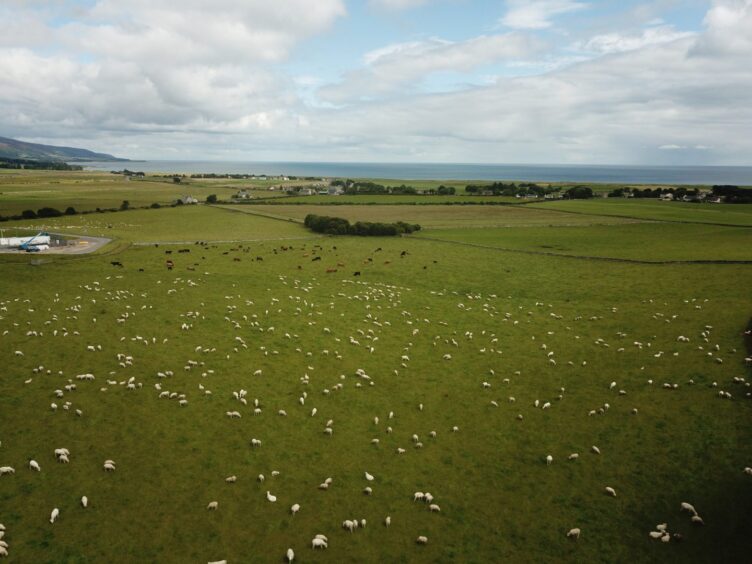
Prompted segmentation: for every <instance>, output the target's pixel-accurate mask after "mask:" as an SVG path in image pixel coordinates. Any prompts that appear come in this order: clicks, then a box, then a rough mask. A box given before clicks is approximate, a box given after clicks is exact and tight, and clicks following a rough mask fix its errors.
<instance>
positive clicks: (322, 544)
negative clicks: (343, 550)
mask: <svg viewBox="0 0 752 564" xmlns="http://www.w3.org/2000/svg"><path fill="white" fill-rule="evenodd" d="M311 548H313V549H316V548H329V545H328V544H327V542H326V541H325V540H324V539H319V538H315V539H313V540H312V541H311Z"/></svg>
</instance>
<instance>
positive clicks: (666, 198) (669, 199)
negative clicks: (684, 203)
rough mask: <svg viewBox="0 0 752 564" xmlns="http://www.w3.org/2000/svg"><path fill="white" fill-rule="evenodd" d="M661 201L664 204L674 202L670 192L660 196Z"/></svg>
mask: <svg viewBox="0 0 752 564" xmlns="http://www.w3.org/2000/svg"><path fill="white" fill-rule="evenodd" d="M661 200H662V201H664V202H673V201H674V195H673V194H672V193H671V192H667V193H665V194H661Z"/></svg>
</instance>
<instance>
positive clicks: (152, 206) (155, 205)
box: [149, 202, 162, 210]
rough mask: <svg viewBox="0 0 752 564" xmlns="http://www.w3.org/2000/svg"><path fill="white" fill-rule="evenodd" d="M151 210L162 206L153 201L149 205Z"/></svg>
mask: <svg viewBox="0 0 752 564" xmlns="http://www.w3.org/2000/svg"><path fill="white" fill-rule="evenodd" d="M149 207H150V208H151V209H153V210H158V209H159V208H161V207H162V206H161V205H160V204H159V202H154V203H153V204H152V205H150V206H149Z"/></svg>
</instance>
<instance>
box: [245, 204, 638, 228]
mask: <svg viewBox="0 0 752 564" xmlns="http://www.w3.org/2000/svg"><path fill="white" fill-rule="evenodd" d="M231 209H233V210H237V211H239V212H245V213H254V214H255V213H259V214H263V215H265V216H269V217H279V218H291V219H294V220H298V221H302V220H303V219H305V216H306V215H308V214H311V213H312V214H316V215H332V216H337V217H344V218H346V219H348V220H350V221H351V222H353V221H382V222H393V221H407V222H411V223H419V224H420V225H421V226H423V227H424V228H451V227H458V226H462V227H489V226H511V225H518V226H521V225H538V226H541V225H590V224H597V223H606V224H614V223H626V222H627V221H628V220H624V219H622V218H614V217H605V216H603V217H595V216H584V215H581V216H578V215H574V214H568V213H561V212H558V211H554V210H547V209H533V208H531V207H529V206H431V205H425V206H389V205H386V206H380V205H368V206H358V205H339V206H324V205H309V206H307V205H284V204H277V205H274V206H254V205H247V206H232V208H231Z"/></svg>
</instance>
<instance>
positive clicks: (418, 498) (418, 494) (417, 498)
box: [413, 492, 426, 502]
mask: <svg viewBox="0 0 752 564" xmlns="http://www.w3.org/2000/svg"><path fill="white" fill-rule="evenodd" d="M425 497H426V494H424V493H423V492H415V493H414V494H413V501H414V502H415V501H423V499H424V498H425Z"/></svg>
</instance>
